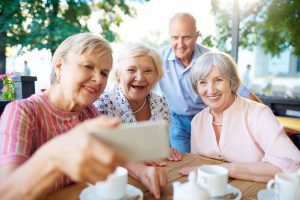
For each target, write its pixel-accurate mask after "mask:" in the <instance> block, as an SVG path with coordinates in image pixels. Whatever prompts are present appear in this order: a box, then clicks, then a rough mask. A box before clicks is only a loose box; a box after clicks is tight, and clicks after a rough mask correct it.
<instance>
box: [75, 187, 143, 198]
mask: <svg viewBox="0 0 300 200" xmlns="http://www.w3.org/2000/svg"><path fill="white" fill-rule="evenodd" d="M136 195H140V198H139V199H138V200H143V196H144V195H143V192H142V191H141V190H140V189H139V188H137V187H134V186H133V185H130V184H127V186H126V195H125V197H132V196H136ZM125 197H124V198H125ZM79 198H80V200H106V199H102V198H101V197H99V196H98V195H97V193H96V191H95V186H94V185H89V186H88V187H86V188H84V189H83V190H82V191H81V193H80V195H79Z"/></svg>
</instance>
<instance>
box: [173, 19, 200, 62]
mask: <svg viewBox="0 0 300 200" xmlns="http://www.w3.org/2000/svg"><path fill="white" fill-rule="evenodd" d="M169 35H170V38H171V48H172V51H173V52H174V53H175V55H176V56H177V57H178V58H179V60H180V61H181V62H182V64H183V65H184V66H187V65H188V64H189V63H190V62H191V60H192V55H193V52H194V49H195V45H196V41H197V37H198V35H199V33H198V32H197V31H196V24H195V21H194V19H193V18H192V17H191V16H187V15H179V16H175V17H174V18H173V19H172V20H171V21H170V25H169Z"/></svg>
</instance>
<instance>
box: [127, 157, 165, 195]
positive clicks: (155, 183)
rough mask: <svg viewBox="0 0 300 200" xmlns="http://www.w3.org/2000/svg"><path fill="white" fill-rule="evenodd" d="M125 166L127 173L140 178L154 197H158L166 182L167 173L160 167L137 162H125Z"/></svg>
mask: <svg viewBox="0 0 300 200" xmlns="http://www.w3.org/2000/svg"><path fill="white" fill-rule="evenodd" d="M126 168H127V169H128V172H129V175H130V176H132V177H133V178H135V179H138V180H140V181H141V183H142V184H143V185H144V186H145V187H146V188H147V189H148V190H149V191H150V192H151V193H152V194H153V195H154V197H155V198H156V199H159V198H160V193H161V190H162V188H163V187H164V186H165V185H166V184H167V175H166V173H165V171H164V170H163V169H162V168H159V167H153V166H146V165H145V164H144V163H137V162H129V163H127V164H126Z"/></svg>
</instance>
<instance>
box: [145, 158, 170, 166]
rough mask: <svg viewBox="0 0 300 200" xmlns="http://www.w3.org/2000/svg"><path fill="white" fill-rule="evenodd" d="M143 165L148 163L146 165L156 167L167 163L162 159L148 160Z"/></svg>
mask: <svg viewBox="0 0 300 200" xmlns="http://www.w3.org/2000/svg"><path fill="white" fill-rule="evenodd" d="M145 165H148V166H156V167H164V166H166V165H167V163H166V162H164V161H160V160H158V161H149V162H145Z"/></svg>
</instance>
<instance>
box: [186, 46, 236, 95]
mask: <svg viewBox="0 0 300 200" xmlns="http://www.w3.org/2000/svg"><path fill="white" fill-rule="evenodd" d="M212 67H216V68H217V69H218V71H219V72H220V74H221V76H222V77H223V78H225V79H227V80H229V82H230V88H231V92H232V93H233V94H236V92H237V90H238V88H239V86H240V84H241V80H240V78H239V74H238V71H237V64H236V62H235V61H234V60H233V59H232V57H231V56H230V55H228V54H226V53H223V52H207V53H204V54H203V55H202V56H200V57H199V58H198V59H197V60H196V62H195V64H194V65H193V67H192V69H191V71H190V79H191V82H192V86H193V89H194V91H195V92H196V93H198V92H197V83H198V81H199V80H200V79H202V78H204V77H206V76H207V75H208V74H209V72H210V71H211V69H212Z"/></svg>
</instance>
